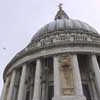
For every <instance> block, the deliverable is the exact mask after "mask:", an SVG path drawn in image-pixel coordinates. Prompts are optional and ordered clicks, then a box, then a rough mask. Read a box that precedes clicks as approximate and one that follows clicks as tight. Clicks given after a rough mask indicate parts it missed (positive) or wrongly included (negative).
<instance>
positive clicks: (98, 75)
mask: <svg viewBox="0 0 100 100" xmlns="http://www.w3.org/2000/svg"><path fill="white" fill-rule="evenodd" d="M72 60H73V72H74V86H75V95H76V96H84V93H83V89H82V83H81V75H80V70H79V64H78V60H77V55H75V54H74V55H72ZM90 62H91V68H92V69H93V72H94V74H95V82H96V86H97V90H98V94H100V68H99V64H98V61H97V58H96V55H91V56H90ZM41 65H42V64H41V59H37V60H36V71H35V81H34V92H33V99H32V100H40V95H41V93H40V92H41V90H40V89H41V85H40V84H41V69H42V66H41ZM27 67H28V66H27V64H23V65H22V72H21V76H20V83H19V90H18V95H17V96H18V97H17V100H24V99H23V98H24V96H25V94H24V93H25V78H26V74H27ZM53 68H54V69H53V70H54V99H55V98H56V97H60V96H62V94H61V88H60V72H59V56H53ZM15 78H16V69H14V70H13V71H12V73H11V77H9V76H8V77H6V81H5V83H4V87H3V90H2V94H1V98H0V100H14V99H12V96H13V91H14V81H15ZM8 84H10V85H9V89H8V94H7V92H6V91H7V88H8ZM6 96H7V97H6Z"/></svg>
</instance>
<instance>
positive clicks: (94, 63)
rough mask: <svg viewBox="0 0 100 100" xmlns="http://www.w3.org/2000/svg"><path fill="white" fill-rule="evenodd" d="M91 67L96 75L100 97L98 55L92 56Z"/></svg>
mask: <svg viewBox="0 0 100 100" xmlns="http://www.w3.org/2000/svg"><path fill="white" fill-rule="evenodd" d="M91 67H92V70H93V72H94V74H95V82H96V86H97V90H98V94H99V96H100V68H99V65H98V62H97V58H96V55H92V56H91Z"/></svg>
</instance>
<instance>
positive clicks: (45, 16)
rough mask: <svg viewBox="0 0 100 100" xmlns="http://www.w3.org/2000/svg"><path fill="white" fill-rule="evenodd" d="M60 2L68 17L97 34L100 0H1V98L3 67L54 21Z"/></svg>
mask: <svg viewBox="0 0 100 100" xmlns="http://www.w3.org/2000/svg"><path fill="white" fill-rule="evenodd" d="M59 2H62V3H63V8H64V10H65V11H66V13H67V14H68V15H69V17H71V18H73V19H79V20H81V21H84V22H86V23H88V24H90V25H91V26H93V27H94V28H95V29H96V30H97V31H99V32H100V0H0V94H1V88H2V86H3V82H2V74H3V70H4V68H5V65H6V64H7V63H8V62H9V61H10V60H11V59H12V57H13V56H14V55H15V54H16V53H17V52H19V51H20V50H21V49H23V48H24V47H25V46H26V45H27V44H28V43H29V41H30V40H31V38H32V36H33V34H34V33H35V32H36V31H37V30H38V29H39V28H40V27H41V26H43V25H45V24H47V23H48V22H50V21H52V20H54V16H55V14H56V12H57V9H58V8H57V5H58V3H59ZM3 48H6V49H3Z"/></svg>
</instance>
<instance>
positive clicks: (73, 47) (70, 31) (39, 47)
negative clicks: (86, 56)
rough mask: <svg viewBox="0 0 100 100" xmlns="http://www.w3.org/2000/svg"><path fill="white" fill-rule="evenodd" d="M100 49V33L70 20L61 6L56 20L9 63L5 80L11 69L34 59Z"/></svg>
mask: <svg viewBox="0 0 100 100" xmlns="http://www.w3.org/2000/svg"><path fill="white" fill-rule="evenodd" d="M99 47H100V35H99V34H98V32H97V31H96V30H95V29H94V28H93V27H91V26H90V25H88V24H87V23H85V22H82V21H80V20H75V19H71V18H69V16H68V15H67V14H66V13H65V12H64V10H63V9H62V7H61V6H60V7H59V10H58V12H57V14H56V16H55V20H54V21H53V22H50V23H48V24H47V25H45V26H44V27H42V28H41V29H40V30H39V31H37V33H35V35H34V36H33V38H32V40H31V41H30V43H29V44H28V45H27V46H26V47H25V48H24V49H23V50H22V51H20V52H18V53H17V54H16V55H15V57H14V58H13V59H12V60H11V61H10V62H9V63H8V65H7V66H6V68H5V70H4V80H5V77H6V75H7V71H8V70H10V68H13V67H14V66H16V65H17V64H18V65H19V64H21V63H24V62H27V61H29V60H31V59H33V58H34V59H35V58H38V57H43V56H47V55H54V54H59V53H64V52H70V53H73V52H74V53H77V52H80V53H81V52H82V53H84V52H85V53H94V52H96V53H98V52H100V50H99V49H98V48H99ZM94 48H96V49H94ZM33 55H34V56H33ZM29 57H30V58H29ZM19 60H21V62H19ZM17 61H18V62H17ZM16 63H17V64H16Z"/></svg>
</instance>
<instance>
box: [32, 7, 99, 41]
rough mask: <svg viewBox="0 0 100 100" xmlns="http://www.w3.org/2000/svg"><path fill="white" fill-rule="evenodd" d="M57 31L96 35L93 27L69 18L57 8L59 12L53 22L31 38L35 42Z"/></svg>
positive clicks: (60, 8)
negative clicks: (44, 35)
mask: <svg viewBox="0 0 100 100" xmlns="http://www.w3.org/2000/svg"><path fill="white" fill-rule="evenodd" d="M57 31H67V32H73V31H74V32H76V33H77V32H79V31H80V32H81V31H82V32H84V33H91V34H96V33H98V32H97V31H96V30H95V29H94V28H93V27H91V26H90V25H88V24H87V23H85V22H82V21H80V20H75V19H71V18H69V16H68V15H67V14H66V13H65V12H64V10H63V9H62V7H61V6H60V7H59V11H58V12H57V14H56V16H55V20H54V21H52V22H50V23H48V24H47V25H45V26H44V27H42V28H41V29H40V30H39V31H38V32H37V33H36V34H35V35H34V36H33V38H32V41H34V40H37V39H38V38H39V37H41V36H43V34H50V33H52V32H57Z"/></svg>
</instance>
